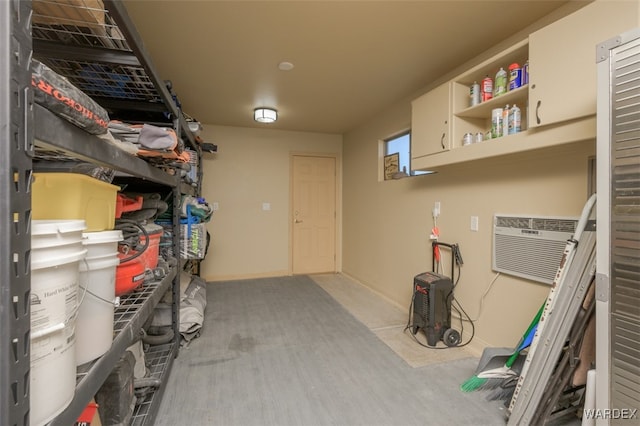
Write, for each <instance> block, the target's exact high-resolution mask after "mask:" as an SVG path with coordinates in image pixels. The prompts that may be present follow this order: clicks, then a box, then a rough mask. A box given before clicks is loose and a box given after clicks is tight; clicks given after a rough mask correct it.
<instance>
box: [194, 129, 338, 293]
mask: <svg viewBox="0 0 640 426" xmlns="http://www.w3.org/2000/svg"><path fill="white" fill-rule="evenodd" d="M203 138H204V139H205V140H207V141H210V142H213V143H216V144H218V153H217V154H205V155H204V156H203V157H204V158H203V171H204V176H205V178H204V181H203V185H202V194H203V196H204V197H205V198H206V200H207V201H208V202H209V203H213V202H217V203H218V204H219V210H218V211H216V212H215V213H214V214H213V218H212V220H211V222H210V223H209V224H208V226H207V227H208V230H209V233H210V234H211V243H210V246H209V252H208V255H207V258H206V259H205V260H204V262H203V263H202V276H203V277H204V278H205V279H207V280H209V281H214V280H221V279H233V278H247V277H263V276H278V275H287V274H288V273H290V265H289V195H290V194H289V164H290V155H291V153H332V154H336V155H337V156H338V160H340V158H339V157H340V153H341V151H342V136H340V135H323V134H314V133H304V132H288V131H278V130H271V129H268V128H265V129H248V128H237V127H224V126H210V125H205V126H204V131H203ZM338 164H340V162H339V161H338ZM262 203H270V204H271V210H269V211H263V210H262ZM338 241H339V240H338Z"/></svg>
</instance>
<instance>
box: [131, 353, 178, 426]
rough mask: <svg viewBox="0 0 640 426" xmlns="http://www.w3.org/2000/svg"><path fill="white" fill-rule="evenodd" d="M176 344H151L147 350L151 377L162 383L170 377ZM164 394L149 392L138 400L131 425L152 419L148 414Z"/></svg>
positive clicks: (136, 425) (144, 422)
mask: <svg viewBox="0 0 640 426" xmlns="http://www.w3.org/2000/svg"><path fill="white" fill-rule="evenodd" d="M173 348H174V344H166V345H158V346H151V347H150V348H149V350H147V351H146V352H145V360H146V362H147V365H148V367H149V370H150V374H149V377H150V378H153V379H159V380H160V381H162V383H166V380H167V379H168V377H167V375H168V373H169V370H170V367H171V364H172V362H173V358H174V353H173ZM161 399H162V395H161V394H159V393H158V392H154V393H152V394H149V395H148V396H147V397H146V398H145V399H144V400H142V401H138V402H137V403H136V407H135V409H134V411H133V416H132V417H131V426H142V425H144V424H147V423H148V422H149V420H152V419H150V418H149V417H148V416H149V414H150V413H153V412H154V410H153V409H152V406H153V405H157V404H159V403H160V400H161ZM156 411H157V410H156Z"/></svg>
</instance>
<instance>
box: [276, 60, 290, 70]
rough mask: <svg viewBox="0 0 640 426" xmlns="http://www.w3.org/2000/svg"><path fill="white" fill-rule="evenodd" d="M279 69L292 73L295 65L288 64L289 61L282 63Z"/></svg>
mask: <svg viewBox="0 0 640 426" xmlns="http://www.w3.org/2000/svg"><path fill="white" fill-rule="evenodd" d="M278 69H279V70H280V71H291V70H292V69H293V64H292V63H291V62H287V61H284V62H280V63H279V64H278Z"/></svg>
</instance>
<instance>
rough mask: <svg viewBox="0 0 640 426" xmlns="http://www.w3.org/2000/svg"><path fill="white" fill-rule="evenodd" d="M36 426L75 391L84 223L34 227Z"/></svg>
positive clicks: (32, 384)
mask: <svg viewBox="0 0 640 426" xmlns="http://www.w3.org/2000/svg"><path fill="white" fill-rule="evenodd" d="M31 226H32V232H31V364H30V365H31V373H30V406H31V411H30V417H31V425H33V426H37V425H44V424H46V423H48V422H49V421H50V420H51V419H53V418H54V417H55V416H57V415H58V414H60V412H62V411H63V410H64V409H65V408H66V407H67V406H68V405H69V403H70V402H71V400H72V399H73V395H74V393H75V388H76V358H75V334H74V327H75V317H76V314H77V310H78V298H77V294H78V275H79V266H78V265H79V262H80V261H81V260H82V259H84V256H85V254H86V252H87V250H86V249H85V248H84V247H83V246H82V230H83V229H84V226H85V225H84V221H83V220H74V221H37V220H33V221H32V222H31Z"/></svg>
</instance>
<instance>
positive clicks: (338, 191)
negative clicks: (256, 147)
mask: <svg viewBox="0 0 640 426" xmlns="http://www.w3.org/2000/svg"><path fill="white" fill-rule="evenodd" d="M294 157H325V158H333V159H334V160H335V162H336V182H335V184H336V188H335V196H336V200H335V202H336V223H335V225H336V226H335V247H334V251H335V254H336V262H335V265H334V269H335V270H334V271H333V272H334V273H338V272H341V271H342V157H341V155H340V154H339V153H336V152H304V151H291V152H289V214H288V216H289V267H288V271H289V272H288V273H289V275H293V220H294V214H293V158H294Z"/></svg>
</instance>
